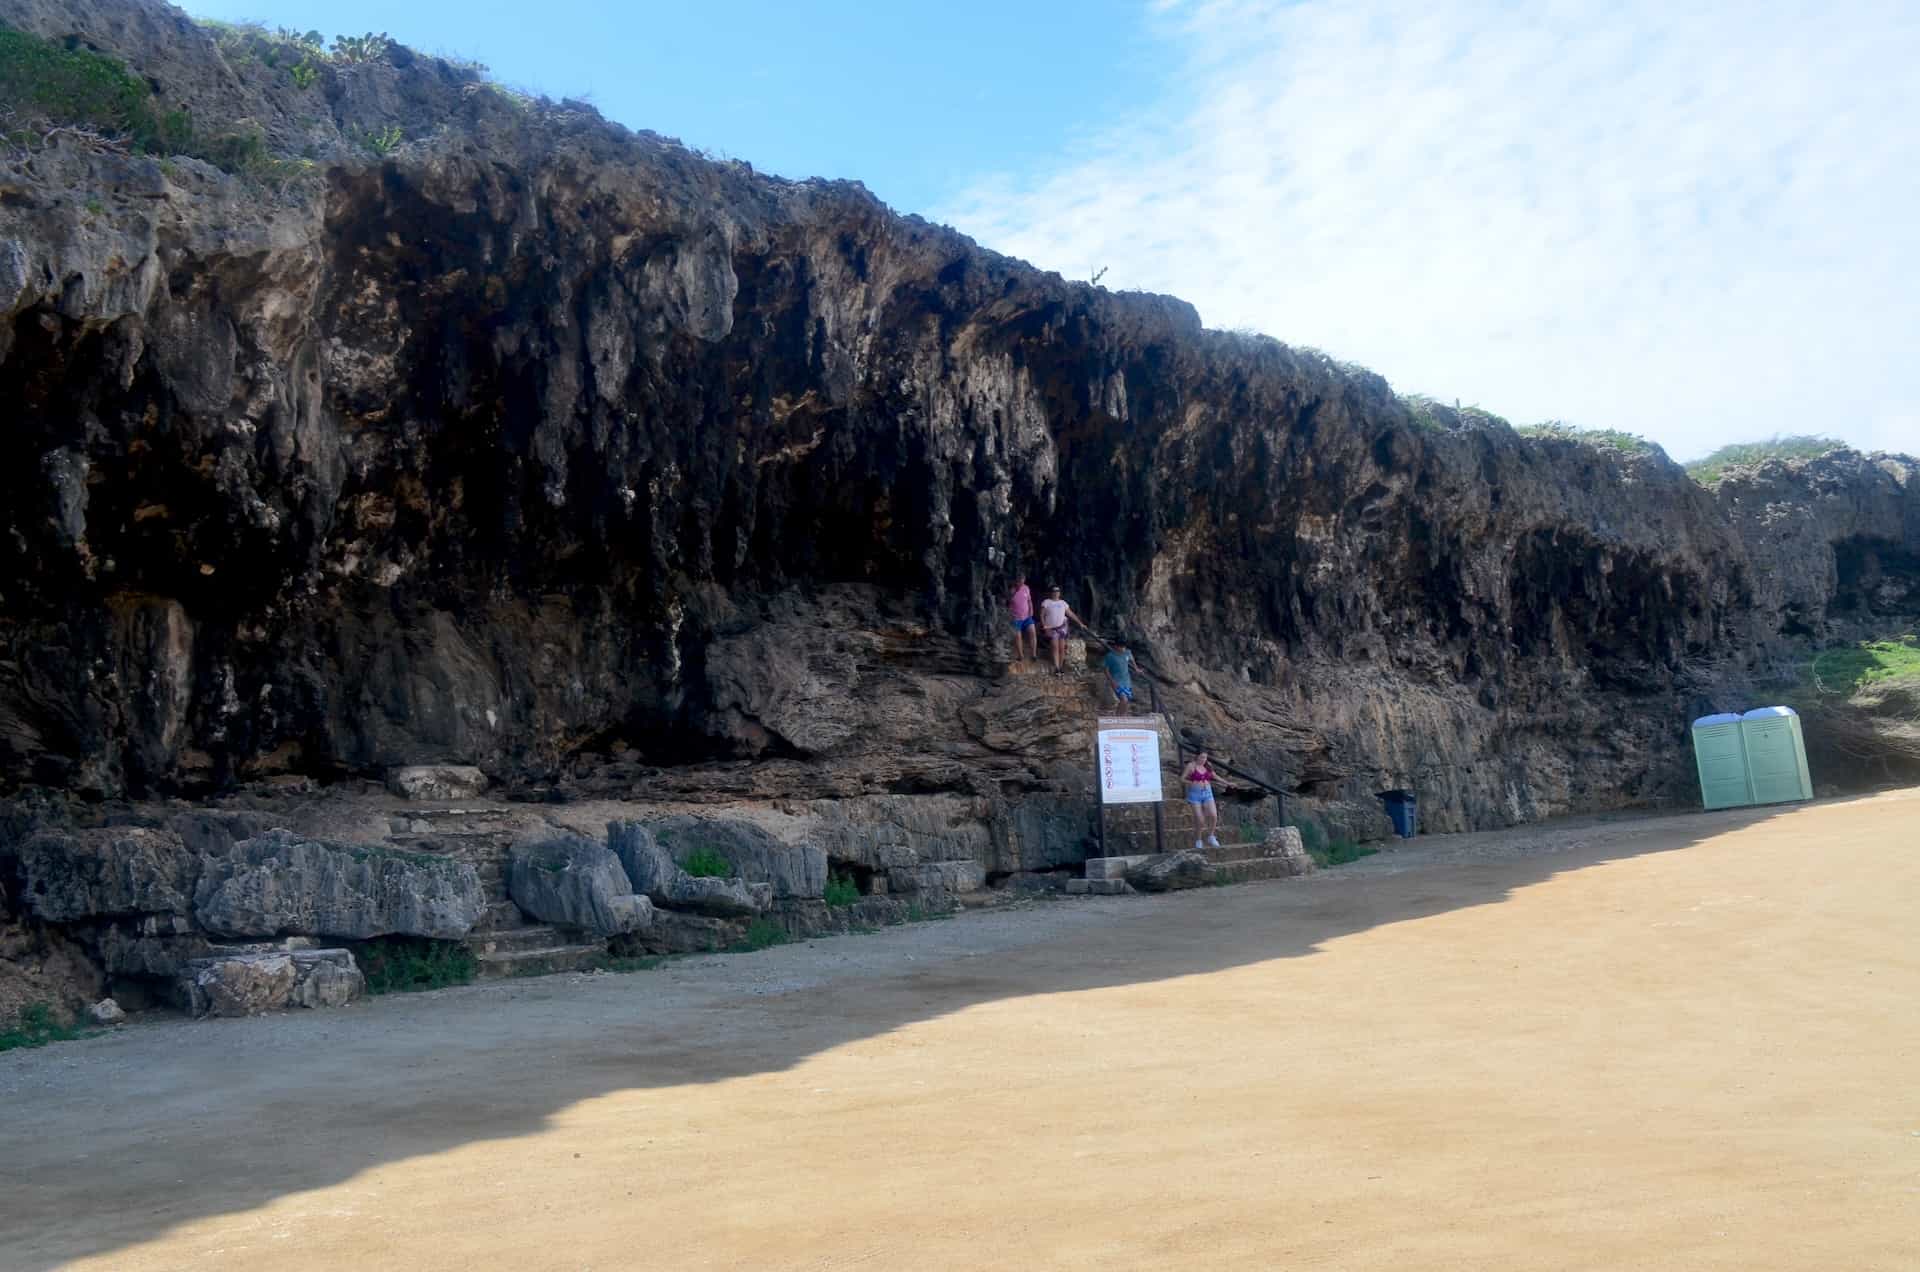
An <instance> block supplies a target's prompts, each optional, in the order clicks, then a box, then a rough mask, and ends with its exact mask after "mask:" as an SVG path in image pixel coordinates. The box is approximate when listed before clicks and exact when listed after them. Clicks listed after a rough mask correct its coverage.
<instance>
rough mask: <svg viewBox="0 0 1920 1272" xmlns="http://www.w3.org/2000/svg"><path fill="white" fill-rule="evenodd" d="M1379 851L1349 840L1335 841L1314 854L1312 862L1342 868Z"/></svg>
mask: <svg viewBox="0 0 1920 1272" xmlns="http://www.w3.org/2000/svg"><path fill="white" fill-rule="evenodd" d="M1379 851H1380V850H1379V849H1378V848H1368V847H1366V846H1365V845H1364V844H1357V843H1355V842H1353V840H1351V839H1336V840H1334V841H1333V842H1332V843H1330V844H1328V845H1327V846H1326V849H1325V851H1323V852H1316V853H1314V854H1313V860H1314V863H1315V864H1316V865H1320V866H1344V865H1346V864H1347V863H1348V862H1351V861H1358V860H1360V858H1362V857H1371V856H1373V855H1374V854H1375V853H1377V852H1379Z"/></svg>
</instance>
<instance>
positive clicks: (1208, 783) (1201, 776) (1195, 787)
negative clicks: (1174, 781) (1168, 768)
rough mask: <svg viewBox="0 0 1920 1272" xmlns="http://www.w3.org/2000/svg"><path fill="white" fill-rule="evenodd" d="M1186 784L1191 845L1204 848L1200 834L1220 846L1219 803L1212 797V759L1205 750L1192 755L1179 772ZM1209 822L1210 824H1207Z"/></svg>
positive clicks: (1216, 846) (1208, 842) (1210, 842)
mask: <svg viewBox="0 0 1920 1272" xmlns="http://www.w3.org/2000/svg"><path fill="white" fill-rule="evenodd" d="M1180 780H1181V781H1183V782H1185V783H1186V784H1187V807H1188V808H1191V809H1192V810H1193V846H1194V847H1195V848H1204V847H1206V844H1203V843H1201V842H1200V836H1202V835H1205V836H1206V837H1207V839H1206V843H1207V844H1212V845H1213V846H1214V847H1215V848H1218V847H1219V846H1220V805H1219V804H1217V803H1215V802H1214V799H1213V760H1212V757H1211V756H1209V755H1208V754H1207V753H1206V752H1205V751H1202V752H1200V754H1198V755H1196V756H1194V757H1193V763H1191V764H1189V765H1187V767H1186V769H1185V770H1184V771H1183V772H1182V773H1181V774H1180ZM1209 823H1211V825H1209Z"/></svg>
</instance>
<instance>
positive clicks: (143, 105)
mask: <svg viewBox="0 0 1920 1272" xmlns="http://www.w3.org/2000/svg"><path fill="white" fill-rule="evenodd" d="M0 115H11V116H13V117H14V118H16V119H18V120H20V121H22V122H27V123H43V124H52V125H57V126H67V127H73V128H82V129H87V130H90V131H93V132H96V133H99V134H100V135H101V136H103V137H109V138H114V139H117V140H122V141H124V142H126V143H128V144H130V145H131V146H132V147H133V148H134V149H136V150H140V151H144V152H146V153H148V154H154V155H191V156H193V157H194V158H197V159H205V160H207V161H208V162H209V163H212V164H214V165H216V166H217V167H220V168H222V169H225V170H226V171H227V172H231V173H235V174H236V175H242V176H251V177H261V178H267V179H284V178H287V177H291V176H294V175H297V174H298V173H300V172H303V171H305V170H307V168H308V167H309V166H310V165H305V164H301V163H298V162H296V161H289V160H284V159H277V158H275V157H274V156H273V155H272V154H270V153H269V152H268V150H267V141H266V135H265V134H264V133H262V132H261V131H260V129H259V128H258V127H257V126H253V127H245V128H241V129H238V130H236V131H233V132H226V133H207V132H203V131H201V130H200V129H198V128H196V127H195V125H194V122H193V119H192V118H191V117H190V116H189V115H188V114H187V113H186V112H185V111H181V110H171V111H161V110H158V109H156V108H155V106H154V104H153V99H152V93H151V90H149V89H148V87H147V83H146V81H145V80H143V79H141V78H139V77H138V76H136V75H134V74H133V73H131V72H130V71H128V70H127V68H126V67H124V66H122V65H121V64H120V63H119V62H117V61H115V60H114V59H112V58H110V57H107V56H105V55H103V54H100V53H95V52H92V51H91V50H89V49H69V48H66V47H64V46H63V45H61V44H58V43H55V42H54V41H52V40H42V39H40V38H38V37H37V36H31V35H27V34H25V33H24V32H20V31H15V30H14V29H12V28H11V27H6V26H0ZM394 144H395V145H397V144H399V143H398V139H397V138H396V139H395V142H394Z"/></svg>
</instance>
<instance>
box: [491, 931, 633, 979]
mask: <svg viewBox="0 0 1920 1272" xmlns="http://www.w3.org/2000/svg"><path fill="white" fill-rule="evenodd" d="M466 946H467V948H468V949H469V950H472V951H473V957H474V961H475V962H476V963H477V964H478V965H479V966H478V968H477V969H476V970H477V971H478V974H479V976H480V977H481V979H483V980H497V979H500V978H503V977H508V976H544V975H546V974H548V973H550V972H578V971H584V970H586V969H587V968H590V967H592V966H594V964H596V963H598V962H599V961H600V960H601V959H603V958H605V957H606V954H607V943H606V942H605V941H604V940H600V941H592V940H587V939H585V938H584V937H583V936H582V934H581V933H579V932H572V931H568V930H566V929H563V928H556V927H546V926H544V925H534V926H529V927H517V928H505V929H501V930H497V931H492V932H478V933H475V934H474V935H472V936H470V937H468V938H467V939H466Z"/></svg>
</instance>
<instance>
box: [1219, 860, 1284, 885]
mask: <svg viewBox="0 0 1920 1272" xmlns="http://www.w3.org/2000/svg"><path fill="white" fill-rule="evenodd" d="M1299 873H1300V872H1299V870H1298V869H1297V868H1296V867H1295V866H1294V864H1293V863H1292V862H1290V861H1286V860H1284V859H1282V858H1280V857H1260V858H1255V859H1253V860H1250V861H1223V862H1219V863H1217V864H1210V865H1208V866H1207V882H1208V883H1252V882H1253V881H1254V880H1256V879H1291V878H1293V877H1294V876H1295V875H1297V874H1299Z"/></svg>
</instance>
